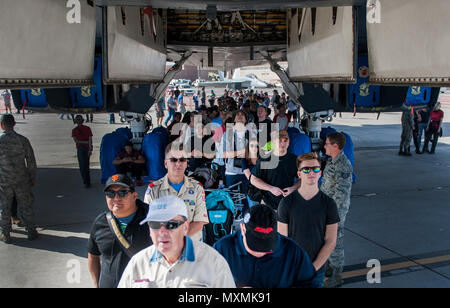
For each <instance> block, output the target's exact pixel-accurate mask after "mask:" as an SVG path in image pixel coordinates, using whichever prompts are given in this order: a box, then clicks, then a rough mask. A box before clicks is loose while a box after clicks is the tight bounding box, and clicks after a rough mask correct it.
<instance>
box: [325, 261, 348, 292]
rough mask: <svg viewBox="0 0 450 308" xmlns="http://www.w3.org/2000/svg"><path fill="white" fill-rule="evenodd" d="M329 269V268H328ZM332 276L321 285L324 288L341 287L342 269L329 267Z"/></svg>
mask: <svg viewBox="0 0 450 308" xmlns="http://www.w3.org/2000/svg"><path fill="white" fill-rule="evenodd" d="M330 267H331V266H330ZM331 269H332V274H331V277H330V278H328V279H327V280H326V281H325V283H324V284H323V287H324V288H339V287H341V286H342V283H343V281H342V267H338V268H336V267H331Z"/></svg>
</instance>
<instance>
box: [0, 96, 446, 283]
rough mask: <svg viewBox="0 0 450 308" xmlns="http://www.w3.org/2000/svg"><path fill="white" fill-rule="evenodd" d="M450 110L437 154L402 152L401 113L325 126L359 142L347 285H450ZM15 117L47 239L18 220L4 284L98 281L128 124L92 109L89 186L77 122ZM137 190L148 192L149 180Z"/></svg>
mask: <svg viewBox="0 0 450 308" xmlns="http://www.w3.org/2000/svg"><path fill="white" fill-rule="evenodd" d="M217 93H221V92H220V91H219V92H217ZM449 98H450V97H449ZM449 101H450V99H449ZM449 107H450V106H448V105H444V109H443V110H444V112H445V121H444V126H443V128H444V136H443V137H442V138H440V139H439V144H438V146H437V150H436V154H434V155H430V154H423V155H417V154H415V153H413V156H412V157H404V156H398V150H399V144H400V134H401V125H400V119H401V113H398V112H396V113H382V114H381V115H380V118H379V119H378V120H377V114H356V116H353V114H351V113H342V117H340V116H339V114H338V115H337V116H336V117H335V118H334V119H333V121H332V122H331V123H327V124H325V125H331V126H332V127H334V128H336V129H337V130H338V131H344V132H346V133H348V134H349V135H350V136H351V137H352V140H353V143H354V146H355V173H356V176H357V178H356V183H355V184H354V185H353V188H352V198H351V207H350V211H349V214H348V216H347V220H346V231H345V232H346V233H345V264H346V266H345V270H344V278H345V280H344V286H343V287H344V288H380V287H381V288H419V287H426V288H429V287H433V288H434V287H437V288H449V287H450V224H449V222H450V184H449V183H450V133H449V132H450V108H449ZM0 108H1V106H0ZM0 112H4V110H2V109H0ZM15 116H16V120H17V126H16V131H17V132H19V133H20V134H23V135H24V136H26V137H28V138H29V139H30V141H31V144H32V145H33V148H34V151H35V156H36V159H37V164H38V172H37V179H36V186H35V187H34V189H33V191H34V195H35V202H34V209H35V216H36V223H37V225H38V231H39V233H40V237H39V238H38V239H37V240H35V241H28V240H27V239H26V232H25V230H24V229H23V228H18V227H16V226H14V227H13V232H12V233H11V237H12V241H13V242H12V244H10V245H6V244H3V243H0V276H1V277H2V279H1V280H0V287H1V288H11V287H39V288H42V287H50V288H61V287H68V288H91V287H92V280H91V277H90V274H89V271H88V267H87V248H86V246H87V239H88V238H89V233H90V228H91V225H92V222H93V220H94V219H95V217H96V216H97V215H98V214H99V213H101V212H102V211H104V210H105V209H106V202H105V196H104V194H103V184H101V183H100V178H101V170H100V165H99V149H100V143H101V139H102V137H103V136H104V135H105V134H106V133H110V132H112V131H114V130H115V129H117V128H119V127H123V126H126V124H109V114H94V122H93V123H86V125H88V126H90V127H91V129H92V131H93V134H94V152H93V156H92V162H91V178H92V183H93V185H92V187H91V188H89V189H86V188H84V186H83V185H82V181H81V176H80V173H79V170H78V164H77V160H76V151H75V145H74V142H73V140H72V138H71V130H72V128H73V127H74V125H73V123H72V121H71V120H66V119H64V120H60V119H59V116H58V115H57V114H44V113H37V112H34V113H28V114H25V119H24V118H23V116H22V115H17V114H15ZM153 121H154V123H156V118H155V117H153ZM116 122H119V123H120V121H118V117H117V115H116ZM412 148H413V149H414V146H412ZM137 191H138V193H139V196H140V198H141V199H143V196H144V192H145V187H139V188H138V190H137ZM372 264H380V265H381V268H377V267H375V268H372V267H371V265H372ZM377 274H379V275H377ZM371 282H375V283H371Z"/></svg>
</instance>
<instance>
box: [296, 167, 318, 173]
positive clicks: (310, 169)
mask: <svg viewBox="0 0 450 308" xmlns="http://www.w3.org/2000/svg"><path fill="white" fill-rule="evenodd" d="M311 171H313V172H314V173H319V172H320V166H316V167H303V168H301V169H300V172H303V173H304V174H309V173H311Z"/></svg>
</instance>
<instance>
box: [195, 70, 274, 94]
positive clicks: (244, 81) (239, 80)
mask: <svg viewBox="0 0 450 308" xmlns="http://www.w3.org/2000/svg"><path fill="white" fill-rule="evenodd" d="M219 78H220V80H219V81H205V82H200V83H199V84H198V86H199V87H217V88H221V87H225V88H232V89H243V88H250V89H255V88H267V83H265V82H264V81H262V80H260V79H258V77H256V76H255V74H247V75H246V76H244V77H240V69H239V68H237V69H235V71H234V73H233V77H232V78H231V79H230V78H225V77H224V74H223V71H219Z"/></svg>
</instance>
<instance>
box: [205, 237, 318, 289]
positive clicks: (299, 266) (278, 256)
mask: <svg viewBox="0 0 450 308" xmlns="http://www.w3.org/2000/svg"><path fill="white" fill-rule="evenodd" d="M213 247H214V248H215V249H216V250H217V251H218V252H219V253H220V254H221V255H222V256H223V257H224V258H225V260H227V262H228V264H229V265H230V269H231V273H232V274H233V277H234V281H235V282H236V286H237V287H246V286H247V287H253V288H291V287H300V288H301V287H306V288H310V287H317V285H315V281H313V279H314V278H315V277H316V270H315V268H314V266H313V265H312V263H311V259H310V258H309V256H308V254H307V253H306V252H305V251H304V250H303V249H302V248H301V247H300V246H299V245H298V244H297V243H296V242H294V241H293V240H292V239H290V238H287V237H285V236H282V235H280V234H278V239H277V246H276V248H275V251H274V252H273V253H272V254H267V255H265V256H263V257H262V258H256V257H254V256H252V255H250V254H249V253H248V252H247V250H246V249H245V247H244V243H243V240H242V234H241V231H238V232H236V233H234V234H231V235H228V236H226V237H224V238H222V239H220V240H219V241H218V242H216V243H215V244H214V246H213ZM249 269H251V270H249Z"/></svg>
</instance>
